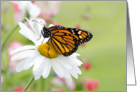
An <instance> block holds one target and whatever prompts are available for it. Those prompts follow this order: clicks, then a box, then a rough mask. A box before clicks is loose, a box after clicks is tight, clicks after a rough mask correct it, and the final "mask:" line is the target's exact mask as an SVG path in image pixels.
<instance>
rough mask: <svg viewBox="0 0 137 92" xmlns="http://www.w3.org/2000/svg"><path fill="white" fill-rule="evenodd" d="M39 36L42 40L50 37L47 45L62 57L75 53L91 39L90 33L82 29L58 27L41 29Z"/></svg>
mask: <svg viewBox="0 0 137 92" xmlns="http://www.w3.org/2000/svg"><path fill="white" fill-rule="evenodd" d="M41 34H42V36H43V37H44V38H48V37H50V38H49V40H48V42H47V44H48V45H50V46H52V47H53V48H54V49H55V50H56V51H57V52H58V53H59V54H62V55H63V56H69V55H71V54H72V53H74V52H76V50H77V49H78V46H79V45H80V44H82V43H84V42H87V41H89V40H90V39H91V38H92V37H93V35H92V34H91V33H90V32H87V31H84V30H82V29H77V28H65V27H63V26H58V25H56V26H52V27H49V28H46V27H43V29H42V30H41Z"/></svg>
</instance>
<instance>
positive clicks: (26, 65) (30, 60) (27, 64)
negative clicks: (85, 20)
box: [24, 57, 35, 70]
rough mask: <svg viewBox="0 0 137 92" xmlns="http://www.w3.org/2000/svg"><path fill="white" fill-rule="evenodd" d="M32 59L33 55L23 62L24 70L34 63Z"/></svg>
mask: <svg viewBox="0 0 137 92" xmlns="http://www.w3.org/2000/svg"><path fill="white" fill-rule="evenodd" d="M34 59H35V57H31V58H29V59H28V60H27V61H26V62H25V64H24V70H27V69H29V68H30V67H32V65H33V63H34Z"/></svg>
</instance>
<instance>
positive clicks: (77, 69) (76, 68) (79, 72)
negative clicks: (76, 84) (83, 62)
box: [74, 66, 82, 74]
mask: <svg viewBox="0 0 137 92" xmlns="http://www.w3.org/2000/svg"><path fill="white" fill-rule="evenodd" d="M74 68H75V70H76V71H77V73H78V74H82V72H81V70H80V69H79V68H78V67H77V66H75V67H74Z"/></svg>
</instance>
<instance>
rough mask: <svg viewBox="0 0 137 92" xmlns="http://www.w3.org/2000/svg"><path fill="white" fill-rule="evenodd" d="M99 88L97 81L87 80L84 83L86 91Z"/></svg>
mask: <svg viewBox="0 0 137 92" xmlns="http://www.w3.org/2000/svg"><path fill="white" fill-rule="evenodd" d="M98 86H99V82H98V80H95V79H94V80H92V79H88V80H86V81H85V87H86V89H87V90H88V91H92V90H96V89H97V88H98Z"/></svg>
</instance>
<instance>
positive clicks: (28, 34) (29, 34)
mask: <svg viewBox="0 0 137 92" xmlns="http://www.w3.org/2000/svg"><path fill="white" fill-rule="evenodd" d="M18 24H19V26H20V28H21V30H20V31H19V33H21V34H22V35H23V36H25V37H26V38H28V39H29V40H31V41H33V43H35V42H36V41H37V37H36V35H35V34H34V33H33V32H32V31H31V30H30V29H29V28H28V27H27V26H26V25H24V24H23V23H21V22H19V23H18Z"/></svg>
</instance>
